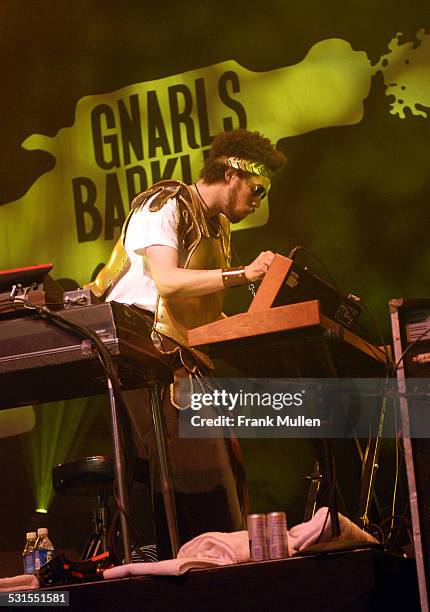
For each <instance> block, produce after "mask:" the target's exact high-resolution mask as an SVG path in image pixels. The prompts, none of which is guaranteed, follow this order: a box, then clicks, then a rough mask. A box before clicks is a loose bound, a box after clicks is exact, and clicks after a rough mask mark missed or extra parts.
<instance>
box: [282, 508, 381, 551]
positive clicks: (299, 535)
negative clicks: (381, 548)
mask: <svg viewBox="0 0 430 612" xmlns="http://www.w3.org/2000/svg"><path fill="white" fill-rule="evenodd" d="M326 516H327V508H326V507H323V508H320V509H319V510H317V511H316V512H315V515H314V516H313V518H312V519H311V520H310V521H307V522H306V523H300V524H299V525H295V527H292V528H291V529H290V531H289V532H288V549H289V551H290V555H292V554H294V553H295V552H297V551H299V550H303V549H304V548H307V547H308V546H311V545H312V544H316V542H317V541H319V542H329V541H330V540H331V539H332V532H331V517H330V515H329V516H328V518H327V522H326V524H325V527H324V531H323V533H322V535H321V538H319V535H320V533H321V529H322V527H323V525H324V521H325V520H326ZM338 516H339V527H340V537H341V538H342V539H343V540H361V541H363V542H369V543H371V544H377V543H378V541H377V540H376V539H375V538H374V537H373V536H371V535H370V533H367V532H366V531H363V530H362V529H360V527H358V525H355V523H353V522H352V521H350V520H349V519H348V518H346V516H343V514H340V513H339V515H338ZM318 538H319V540H318Z"/></svg>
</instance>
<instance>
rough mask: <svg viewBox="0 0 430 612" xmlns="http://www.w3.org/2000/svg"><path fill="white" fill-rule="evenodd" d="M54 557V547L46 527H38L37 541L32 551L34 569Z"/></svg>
mask: <svg viewBox="0 0 430 612" xmlns="http://www.w3.org/2000/svg"><path fill="white" fill-rule="evenodd" d="M53 557H54V545H53V544H52V542H51V540H50V539H49V536H48V530H47V528H46V527H39V529H38V530H37V541H36V546H35V549H34V565H35V568H36V569H39V568H41V567H42V565H45V563H48V562H49V561H51V559H52V558H53Z"/></svg>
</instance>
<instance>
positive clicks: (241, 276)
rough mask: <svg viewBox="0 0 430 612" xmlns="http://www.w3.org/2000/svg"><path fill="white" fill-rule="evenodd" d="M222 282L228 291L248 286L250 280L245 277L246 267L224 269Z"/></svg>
mask: <svg viewBox="0 0 430 612" xmlns="http://www.w3.org/2000/svg"><path fill="white" fill-rule="evenodd" d="M222 282H223V283H224V287H226V288H227V289H229V288H230V287H238V286H239V285H246V284H247V283H248V279H247V278H246V275H245V266H239V267H238V268H223V271H222Z"/></svg>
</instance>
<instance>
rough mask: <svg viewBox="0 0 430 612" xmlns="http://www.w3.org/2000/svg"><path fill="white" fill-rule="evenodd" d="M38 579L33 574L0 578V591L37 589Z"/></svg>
mask: <svg viewBox="0 0 430 612" xmlns="http://www.w3.org/2000/svg"><path fill="white" fill-rule="evenodd" d="M38 588H39V580H38V579H37V578H36V576H33V574H22V575H21V576H14V577H13V578H0V591H28V590H29V589H38Z"/></svg>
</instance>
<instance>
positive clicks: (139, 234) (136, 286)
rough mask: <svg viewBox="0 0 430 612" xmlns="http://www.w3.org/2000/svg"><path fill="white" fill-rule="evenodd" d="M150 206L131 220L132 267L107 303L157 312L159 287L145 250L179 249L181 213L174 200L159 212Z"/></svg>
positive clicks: (128, 235) (127, 243)
mask: <svg viewBox="0 0 430 612" xmlns="http://www.w3.org/2000/svg"><path fill="white" fill-rule="evenodd" d="M149 203H150V200H149V201H148V202H147V203H145V205H144V206H143V207H141V208H140V209H138V210H137V211H136V212H135V213H134V214H133V215H132V217H131V219H130V222H129V224H128V227H127V231H126V235H125V250H126V251H127V255H128V257H129V259H130V268H129V269H128V271H127V272H126V274H124V276H122V277H121V278H120V279H119V281H118V282H117V283H116V285H114V287H113V288H112V289H111V291H110V293H109V295H108V296H107V298H106V301H111V300H112V301H115V302H121V303H123V304H135V305H136V306H139V307H140V308H145V309H146V310H150V311H152V312H154V311H155V304H156V300H157V287H156V285H155V283H154V281H153V280H152V277H151V273H150V271H149V267H148V263H147V259H146V256H145V249H146V247H149V246H154V245H157V244H159V245H162V246H168V247H172V248H173V249H177V248H178V234H177V225H178V210H177V206H176V200H175V199H173V198H170V199H169V200H167V202H166V204H165V205H164V206H163V207H162V208H161V209H160V210H158V211H156V212H151V211H150V210H149V208H148V204H149Z"/></svg>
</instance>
